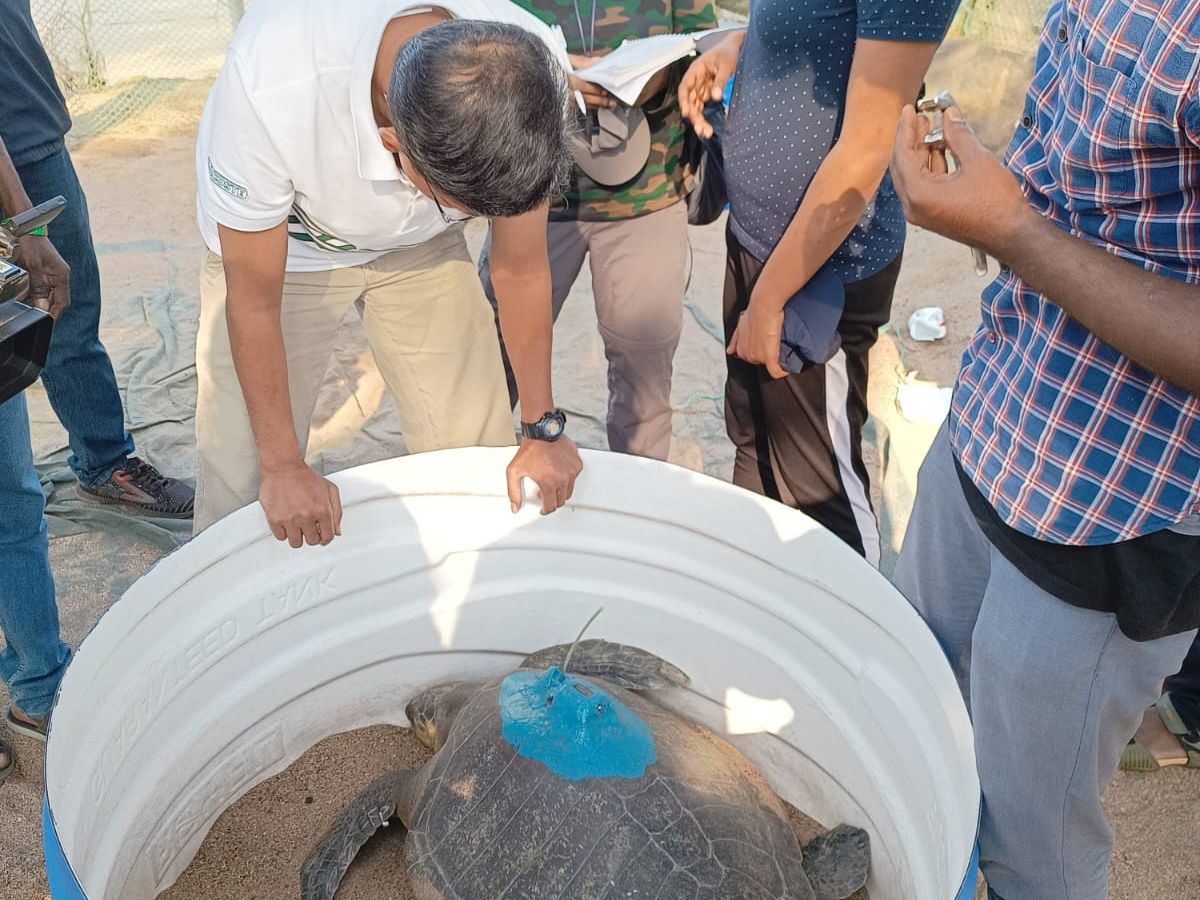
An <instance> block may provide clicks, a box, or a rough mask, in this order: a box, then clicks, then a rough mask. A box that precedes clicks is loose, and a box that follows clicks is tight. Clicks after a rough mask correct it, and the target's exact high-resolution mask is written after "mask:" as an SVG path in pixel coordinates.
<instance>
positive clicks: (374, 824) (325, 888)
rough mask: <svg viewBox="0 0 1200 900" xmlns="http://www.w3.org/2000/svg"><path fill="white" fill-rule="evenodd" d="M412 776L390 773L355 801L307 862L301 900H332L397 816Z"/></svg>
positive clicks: (301, 887)
mask: <svg viewBox="0 0 1200 900" xmlns="http://www.w3.org/2000/svg"><path fill="white" fill-rule="evenodd" d="M413 774H414V773H413V772H411V771H408V770H402V771H398V772H391V773H389V774H387V775H384V776H383V777H382V778H379V779H376V780H375V781H373V782H372V783H371V784H370V785H368V787H367V789H366V790H365V791H363V792H362V793H361V794H359V795H358V796H357V797H355V798H354V801H353V802H352V803H351V804H350V806H349V807H348V808H347V809H346V810H345V812H343V813H342V814H341V815H340V816H338V818H337V821H336V822H334V823H333V825H332V826H331V827H330V829H329V830H328V831H327V832H325V836H324V837H322V838H321V840H320V841H319V842H318V843H317V846H316V847H315V848H313V851H312V853H310V854H309V855H308V859H306V860H305V861H304V867H303V868H301V870H300V900H331V898H332V897H333V895H334V894H335V893H337V889H338V885H339V884H341V881H342V876H343V875H345V874H346V870H347V869H349V868H350V863H352V862H353V861H354V857H355V856H356V855H358V851H359V850H361V849H362V846H363V844H365V843H366V842H367V841H368V840H370V838H371V835H373V834H374V833H375V832H376V831H378V830H379V829H380V827H381V826H383V825H384V824H385V823H386V822H387V821H388V819H390V818H392V817H393V816H394V815H395V814H396V807H397V804H398V802H399V795H400V792H401V791H402V790H403V788H404V785H405V784H406V783H407V782H408V780H409V779H410V778H411V777H412V776H413Z"/></svg>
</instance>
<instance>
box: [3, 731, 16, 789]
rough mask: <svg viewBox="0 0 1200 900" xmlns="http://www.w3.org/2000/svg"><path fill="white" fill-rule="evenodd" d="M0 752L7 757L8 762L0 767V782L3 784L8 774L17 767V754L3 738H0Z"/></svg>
mask: <svg viewBox="0 0 1200 900" xmlns="http://www.w3.org/2000/svg"><path fill="white" fill-rule="evenodd" d="M0 753H2V754H4V755H5V756H7V757H8V763H7V764H6V765H5V766H3V767H0V784H4V782H5V781H7V780H8V776H9V775H11V774H12V773H13V770H14V769H16V767H17V754H16V751H14V750H13V748H12V746H11V745H10V744H9V743H8V741H6V740H4V738H0Z"/></svg>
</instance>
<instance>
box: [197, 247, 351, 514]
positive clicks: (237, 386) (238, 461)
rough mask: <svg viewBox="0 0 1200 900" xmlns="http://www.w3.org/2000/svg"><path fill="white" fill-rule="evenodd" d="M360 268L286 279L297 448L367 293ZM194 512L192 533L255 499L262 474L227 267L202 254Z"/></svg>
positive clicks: (284, 315)
mask: <svg viewBox="0 0 1200 900" xmlns="http://www.w3.org/2000/svg"><path fill="white" fill-rule="evenodd" d="M365 283H366V279H365V275H364V273H363V270H362V269H361V268H357V267H356V268H348V269H335V270H333V271H329V272H291V273H288V275H287V276H286V278H285V279H284V286H283V305H282V308H281V324H282V326H283V342H284V347H285V350H286V353H287V367H288V394H289V397H290V400H291V405H292V421H293V422H294V423H295V426H296V440H297V441H298V442H299V444H300V452H301V454H303V453H304V451H305V449H306V448H307V446H308V431H309V424H310V422H311V420H312V411H313V405H314V404H315V403H316V398H317V393H318V391H319V390H320V388H321V382H322V380H323V379H324V376H325V369H326V366H327V364H328V362H329V354H330V352H331V350H332V349H333V342H334V340H335V338H336V337H337V332H338V327H339V326H340V325H341V321H342V319H343V317H344V316H345V314H346V311H347V310H348V309H350V307H351V306H353V305H354V301H355V300H356V299H358V297H359V296H361V295H362V293H363V290H364V286H365ZM196 380H197V394H196V457H197V459H196V513H195V518H194V521H193V525H192V528H193V533H195V534H199V533H200V532H201V531H203V530H204V529H205V528H207V527H208V526H209V525H211V524H213V522H215V521H217V520H218V519H221V518H223V517H224V516H226V515H228V514H229V513H231V512H233V511H234V510H236V509H240V508H241V507H243V506H245V505H246V504H248V503H253V502H254V501H255V500H256V499H257V498H258V486H259V482H260V481H261V471H260V469H259V463H258V449H257V446H256V444H255V442H254V432H253V430H252V429H251V427H250V416H249V414H248V413H247V412H246V400H245V397H244V395H243V394H242V386H241V383H240V382H239V381H238V375H237V369H236V368H235V367H234V364H233V352H232V350H231V349H230V346H229V327H228V325H227V324H226V321H225V270H224V268H223V267H222V265H221V258H220V257H219V256H216V255H215V254H212V253H206V254H205V260H204V265H203V267H202V268H201V271H200V329H199V332H198V333H197V335H196Z"/></svg>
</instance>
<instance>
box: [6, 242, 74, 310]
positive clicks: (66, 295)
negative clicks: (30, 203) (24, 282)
mask: <svg viewBox="0 0 1200 900" xmlns="http://www.w3.org/2000/svg"><path fill="white" fill-rule="evenodd" d="M13 261H14V262H15V263H16V264H17V265H18V266H20V267H21V268H22V269H24V270H25V271H27V272H28V273H29V293H28V294H27V295H26V297H25V301H24V302H25V303H27V304H29V305H30V306H36V307H37V308H38V309H41V310H45V311H46V312H48V313H50V315H51V316H52V317H53V318H54V319H56V320H57V319H58V317H59V316H61V315H62V314H63V313H64V312H66V310H67V307H68V306H70V305H71V270H70V268H69V267H68V266H67V264H66V263H65V262H64V261H63V258H62V257H61V256H59V255H58V251H57V250H55V249H54V245H53V244H51V243H50V239H49V238H44V237H32V236H29V235H26V236H25V237H22V238H21V239H20V240H19V241H18V242H17V252H16V253H15V254H14V255H13Z"/></svg>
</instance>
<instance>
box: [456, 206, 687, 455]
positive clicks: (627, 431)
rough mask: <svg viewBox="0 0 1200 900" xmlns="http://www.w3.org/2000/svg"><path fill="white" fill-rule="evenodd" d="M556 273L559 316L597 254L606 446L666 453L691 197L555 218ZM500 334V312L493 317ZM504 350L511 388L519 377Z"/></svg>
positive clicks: (484, 271)
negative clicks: (589, 218)
mask: <svg viewBox="0 0 1200 900" xmlns="http://www.w3.org/2000/svg"><path fill="white" fill-rule="evenodd" d="M548 237H549V250H550V277H551V280H552V282H553V287H552V294H553V302H554V318H555V320H557V319H558V314H559V313H560V312H561V311H562V308H563V303H564V302H566V299H567V295H568V294H569V293H570V292H571V286H572V285H573V284H574V283H575V279H576V278H577V277H579V272H580V270H581V269H582V268H583V260H584V257H585V256H590V259H591V270H592V292H593V294H594V295H595V301H596V319H597V320H598V322H599V326H600V337H601V338H602V339H603V340H604V355H605V356H606V357H607V359H608V446H609V449H610V450H614V451H616V452H618V453H632V454H635V455H637V456H649V457H653V458H655V459H666V458H667V453H668V452H669V451H670V449H671V371H672V363H673V360H674V358H675V348H676V347H677V346H678V345H679V334H680V332H681V331H682V329H683V295H684V291H685V289H686V287H687V267H688V235H687V204H686V203H676V204H675V205H673V206H670V207H668V208H667V209H664V210H660V211H659V212H653V213H648V214H646V215H644V216H638V217H637V218H635V219H623V220H621V221H619V222H551V223H550V230H549V235H548ZM490 249H491V241H490V238H489V241H488V243H487V244H485V245H484V249H483V253H482V254H481V256H480V260H479V276H480V278H481V279H482V281H483V289H484V291H485V292H486V293H487V296H488V299H489V300H490V301H491V303H492V306H493V308H494V307H495V306H496V293H495V291H494V290H493V288H492V279H491V276H490V273H489V271H488V256H489V252H490ZM496 328H497V334H499V317H497V320H496ZM500 346H501V349H502V350H503V354H502V355H503V357H504V369H505V373H506V375H507V377H508V390H509V397H510V399H511V401H512V403H513V405H516V402H517V387H516V381H515V379H514V378H513V371H512V365H511V364H510V363H509V360H508V351H507V350H506V349H504V340H503V338H501V340H500Z"/></svg>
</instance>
